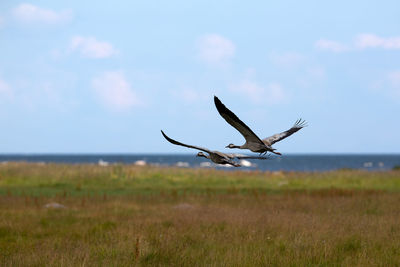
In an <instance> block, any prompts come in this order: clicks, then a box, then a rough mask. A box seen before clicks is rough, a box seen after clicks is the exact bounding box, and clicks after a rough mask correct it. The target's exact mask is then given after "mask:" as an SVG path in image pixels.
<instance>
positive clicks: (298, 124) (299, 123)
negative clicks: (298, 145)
mask: <svg viewBox="0 0 400 267" xmlns="http://www.w3.org/2000/svg"><path fill="white" fill-rule="evenodd" d="M306 126H307V122H306V121H305V120H302V119H298V120H297V121H296V122H295V123H294V125H293V126H292V128H290V129H289V130H287V131H284V132H282V133H277V134H274V135H273V136H270V137H267V138H265V139H263V141H265V142H267V143H269V144H270V145H272V144H274V143H276V142H279V141H281V140H282V139H285V138H286V137H288V136H291V135H292V134H294V133H295V132H297V131H298V130H300V129H301V128H304V127H306Z"/></svg>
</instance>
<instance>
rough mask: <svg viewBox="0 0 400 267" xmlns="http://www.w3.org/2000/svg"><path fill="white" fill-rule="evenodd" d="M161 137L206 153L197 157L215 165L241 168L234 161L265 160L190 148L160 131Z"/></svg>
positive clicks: (195, 147) (201, 153)
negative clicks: (208, 160)
mask: <svg viewBox="0 0 400 267" xmlns="http://www.w3.org/2000/svg"><path fill="white" fill-rule="evenodd" d="M161 133H162V135H163V136H164V138H165V139H167V141H168V142H170V143H172V144H174V145H178V146H184V147H188V148H194V149H197V150H201V151H203V152H206V153H208V155H207V154H204V153H203V152H199V153H197V157H204V158H206V159H210V160H211V161H212V162H214V163H217V164H229V165H232V166H234V167H241V165H240V164H239V163H237V162H235V161H234V159H235V158H236V159H267V157H253V156H246V155H241V154H226V153H222V152H219V151H211V150H209V149H207V148H203V147H198V146H191V145H186V144H183V143H181V142H178V141H176V140H174V139H172V138H170V137H168V136H167V135H166V134H165V133H164V132H163V131H162V130H161Z"/></svg>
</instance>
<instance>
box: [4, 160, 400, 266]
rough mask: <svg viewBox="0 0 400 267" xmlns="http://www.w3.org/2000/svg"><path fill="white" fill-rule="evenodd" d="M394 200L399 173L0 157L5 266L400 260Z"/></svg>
mask: <svg viewBox="0 0 400 267" xmlns="http://www.w3.org/2000/svg"><path fill="white" fill-rule="evenodd" d="M49 203H59V204H61V205H63V206H61V207H53V208H52V207H46V206H45V205H46V204H49ZM399 203H400V172H399V171H386V172H366V171H360V170H338V171H332V172H315V173H311V172H309V173H306V172H259V171H250V172H249V171H236V170H235V171H221V170H214V169H185V168H162V167H150V166H145V167H138V166H133V165H111V166H107V167H102V166H97V165H88V164H87V165H64V164H33V163H7V164H0V266H49V265H50V266H54V265H55V266H132V265H133V266H135V265H136V266H170V265H172V266H399V265H400V223H399V222H400V205H399Z"/></svg>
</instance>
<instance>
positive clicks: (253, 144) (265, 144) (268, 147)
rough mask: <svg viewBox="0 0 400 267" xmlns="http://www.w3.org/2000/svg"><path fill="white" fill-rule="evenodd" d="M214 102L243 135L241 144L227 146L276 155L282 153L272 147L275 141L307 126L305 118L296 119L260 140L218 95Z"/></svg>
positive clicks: (228, 146)
mask: <svg viewBox="0 0 400 267" xmlns="http://www.w3.org/2000/svg"><path fill="white" fill-rule="evenodd" d="M214 103H215V106H216V108H217V110H218V113H219V114H220V115H221V116H222V118H224V119H225V120H226V122H227V123H229V124H230V125H231V126H233V127H234V128H235V129H236V130H238V131H239V132H240V133H241V134H242V135H243V137H244V138H245V139H246V143H244V144H243V145H241V146H236V145H234V144H229V145H227V146H226V147H227V148H239V149H249V150H251V151H253V152H257V153H260V154H262V153H264V154H265V153H267V152H268V151H269V152H272V153H274V154H277V155H282V154H281V153H279V152H276V151H275V150H276V149H275V148H273V147H272V145H273V144H275V143H276V142H278V141H280V140H282V139H285V138H286V137H288V136H290V135H292V134H294V133H295V132H297V131H298V130H300V129H301V128H303V127H306V126H307V123H306V121H305V120H302V119H298V120H297V121H296V122H295V123H294V125H293V126H292V128H290V129H289V130H287V131H284V132H282V133H278V134H274V135H272V136H270V137H267V138H265V139H263V140H261V139H260V138H259V137H258V136H257V135H256V134H255V133H254V132H253V131H252V130H251V129H250V128H249V127H248V126H247V125H246V124H245V123H244V122H243V121H241V120H240V119H239V118H238V117H237V116H236V115H235V114H234V113H233V112H232V111H230V110H229V109H228V108H227V107H226V106H225V105H224V104H223V103H222V102H221V100H219V99H218V97H216V96H214Z"/></svg>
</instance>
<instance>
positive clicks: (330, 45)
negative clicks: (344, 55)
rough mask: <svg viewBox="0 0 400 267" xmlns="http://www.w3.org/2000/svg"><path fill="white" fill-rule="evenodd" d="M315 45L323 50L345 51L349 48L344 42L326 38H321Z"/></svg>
mask: <svg viewBox="0 0 400 267" xmlns="http://www.w3.org/2000/svg"><path fill="white" fill-rule="evenodd" d="M315 47H316V48H318V49H321V50H328V51H332V52H336V53H339V52H344V51H346V50H348V47H347V46H346V45H343V44H342V43H339V42H336V41H331V40H326V39H320V40H318V41H317V42H316V43H315Z"/></svg>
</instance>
